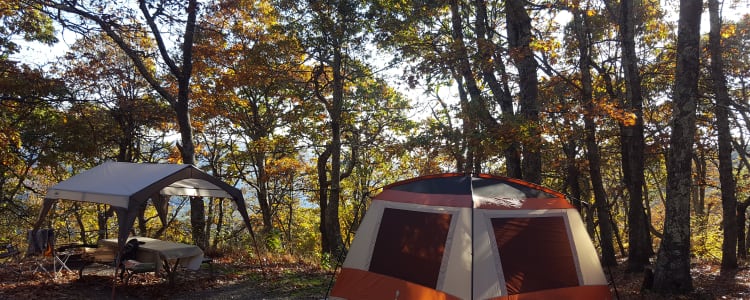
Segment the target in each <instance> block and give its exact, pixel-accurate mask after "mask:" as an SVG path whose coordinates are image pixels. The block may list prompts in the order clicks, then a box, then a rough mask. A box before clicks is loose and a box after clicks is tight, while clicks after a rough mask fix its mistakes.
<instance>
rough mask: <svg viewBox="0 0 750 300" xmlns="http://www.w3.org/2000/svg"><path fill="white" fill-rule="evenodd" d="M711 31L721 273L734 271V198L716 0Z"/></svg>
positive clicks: (711, 0)
mask: <svg viewBox="0 0 750 300" xmlns="http://www.w3.org/2000/svg"><path fill="white" fill-rule="evenodd" d="M708 12H709V18H710V21H709V22H710V31H709V34H708V43H709V45H708V46H709V49H710V53H711V80H712V82H713V88H714V93H715V95H716V106H715V109H716V111H715V114H716V131H718V134H719V181H720V182H721V208H722V212H723V213H722V226H723V227H724V240H723V241H722V244H721V271H722V272H726V271H732V270H736V269H737V198H736V196H735V190H736V187H735V182H734V175H733V174H732V169H733V166H732V135H731V132H730V130H731V129H730V127H729V118H730V117H731V116H730V114H729V105H731V103H730V100H729V93H728V92H727V83H726V77H725V75H724V60H723V59H722V57H721V54H722V46H721V17H720V16H719V0H708Z"/></svg>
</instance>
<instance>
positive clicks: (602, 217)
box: [573, 10, 617, 266]
mask: <svg viewBox="0 0 750 300" xmlns="http://www.w3.org/2000/svg"><path fill="white" fill-rule="evenodd" d="M573 18H574V21H573V22H574V23H575V27H576V35H577V38H578V45H579V47H578V51H579V54H580V59H579V65H580V68H581V102H582V103H583V106H584V108H585V110H586V114H584V116H583V117H584V121H583V122H584V128H585V130H584V131H585V138H584V139H585V142H586V150H587V151H586V158H587V159H588V161H589V175H590V176H591V186H592V187H593V188H594V205H595V206H596V212H597V216H598V217H599V233H600V234H601V241H600V243H601V247H602V264H604V265H605V266H614V265H617V259H616V257H615V247H614V245H613V244H612V239H613V233H612V222H611V219H610V217H609V204H608V203H607V193H606V191H605V189H604V182H603V180H602V173H601V158H600V156H599V145H598V144H597V141H596V123H595V120H594V118H595V117H596V116H595V115H594V112H595V111H596V109H595V107H594V102H593V99H592V98H593V97H592V92H593V87H592V83H591V69H590V68H591V56H590V55H589V47H590V41H589V38H588V37H589V29H588V25H587V24H586V17H585V16H584V12H582V11H581V10H575V11H574V12H573Z"/></svg>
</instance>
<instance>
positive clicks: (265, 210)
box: [253, 137, 273, 235]
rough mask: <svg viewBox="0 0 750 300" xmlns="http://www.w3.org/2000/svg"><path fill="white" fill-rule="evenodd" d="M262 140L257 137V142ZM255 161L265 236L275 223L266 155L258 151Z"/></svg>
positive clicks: (259, 203)
mask: <svg viewBox="0 0 750 300" xmlns="http://www.w3.org/2000/svg"><path fill="white" fill-rule="evenodd" d="M259 140H261V138H260V137H257V139H256V141H259ZM253 160H254V161H255V162H254V164H255V169H256V171H255V176H256V177H257V178H256V180H257V186H256V189H255V191H256V192H257V193H258V194H257V196H258V205H259V206H260V214H261V217H262V218H263V234H264V235H267V234H269V233H271V231H272V230H273V221H272V218H271V215H272V212H271V204H270V202H269V201H268V174H266V154H265V153H264V152H263V150H261V151H257V152H256V153H255V155H254V158H253Z"/></svg>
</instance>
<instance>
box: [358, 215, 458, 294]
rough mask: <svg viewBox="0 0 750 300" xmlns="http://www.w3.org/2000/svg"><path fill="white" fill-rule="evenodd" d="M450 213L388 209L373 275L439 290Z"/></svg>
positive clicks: (373, 266) (378, 241)
mask: <svg viewBox="0 0 750 300" xmlns="http://www.w3.org/2000/svg"><path fill="white" fill-rule="evenodd" d="M450 224H451V214H446V213H429V212H418V211H410V210H401V209H392V208H386V209H385V210H384V211H383V219H382V221H381V222H380V229H379V230H378V237H377V240H376V241H375V247H374V249H373V253H372V258H371V260H370V272H374V273H378V274H382V275H387V276H391V277H395V278H399V279H403V280H406V281H410V282H413V283H417V284H420V285H423V286H426V287H429V288H433V289H434V288H436V287H437V281H438V276H439V274H440V265H441V263H442V261H443V252H444V251H445V243H446V240H447V238H448V230H449V229H450Z"/></svg>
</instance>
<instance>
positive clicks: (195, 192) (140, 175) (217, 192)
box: [33, 162, 252, 249]
mask: <svg viewBox="0 0 750 300" xmlns="http://www.w3.org/2000/svg"><path fill="white" fill-rule="evenodd" d="M163 196H203V197H221V198H231V199H232V200H234V202H235V204H236V205H237V210H238V211H239V212H240V215H242V218H243V220H244V222H245V225H246V226H247V228H248V230H250V232H251V233H252V227H251V225H250V219H249V217H248V215H247V210H246V208H245V200H244V198H243V197H242V193H241V192H240V191H239V190H238V189H236V188H234V187H232V186H230V185H228V184H226V183H224V182H223V181H221V180H219V179H217V178H216V177H213V176H211V175H209V174H206V173H205V172H203V171H201V170H199V169H197V168H195V167H194V166H192V165H185V164H150V163H127V162H106V163H103V164H101V165H99V166H96V167H94V168H92V169H89V170H86V171H84V172H82V173H80V174H78V175H75V176H73V177H70V178H68V179H66V180H64V181H61V182H59V183H58V184H56V185H54V186H52V187H51V188H49V189H48V190H47V194H46V196H45V198H44V203H43V205H42V210H41V212H40V214H39V219H37V221H36V223H35V224H34V229H33V230H34V231H36V230H38V229H39V228H40V227H41V226H42V224H43V223H44V219H45V218H46V216H47V214H48V213H49V210H50V209H51V208H52V206H53V205H54V203H55V202H57V201H58V200H73V201H84V202H93V203H103V204H109V205H110V206H111V207H112V208H113V210H114V212H115V213H116V214H117V222H118V225H119V233H118V244H119V246H120V249H122V247H123V246H124V245H125V240H126V239H127V238H128V233H129V232H130V229H131V228H132V227H133V223H134V222H135V219H136V217H137V216H138V210H139V208H140V207H142V206H143V205H145V204H146V201H147V200H148V199H149V198H150V199H151V201H152V202H153V203H154V205H155V206H156V211H157V213H158V214H159V218H160V219H161V221H162V224H166V216H167V208H168V206H169V201H168V199H167V198H166V197H163Z"/></svg>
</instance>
